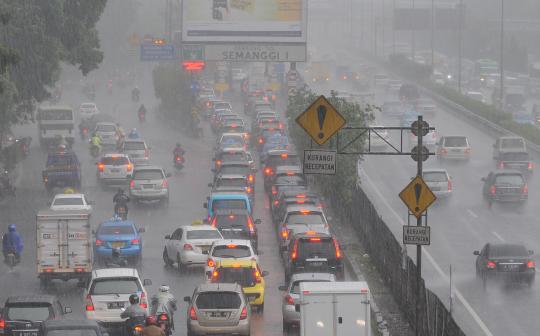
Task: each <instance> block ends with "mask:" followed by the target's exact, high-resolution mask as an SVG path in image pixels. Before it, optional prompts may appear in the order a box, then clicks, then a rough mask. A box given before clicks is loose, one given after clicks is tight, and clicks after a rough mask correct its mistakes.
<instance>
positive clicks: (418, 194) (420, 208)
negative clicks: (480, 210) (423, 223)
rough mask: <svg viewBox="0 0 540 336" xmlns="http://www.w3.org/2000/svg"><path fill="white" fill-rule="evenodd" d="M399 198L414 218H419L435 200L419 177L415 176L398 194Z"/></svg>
mask: <svg viewBox="0 0 540 336" xmlns="http://www.w3.org/2000/svg"><path fill="white" fill-rule="evenodd" d="M399 198H401V200H402V201H403V203H405V205H406V206H407V208H409V210H410V211H411V212H412V214H413V215H415V216H416V218H420V216H422V213H424V211H426V210H427V208H429V206H430V205H431V204H432V203H433V202H435V200H436V199H437V197H436V196H435V195H434V194H433V192H432V191H431V189H429V187H428V186H427V184H426V182H424V179H423V178H422V177H421V176H416V177H415V178H414V179H413V180H412V181H411V183H409V184H408V185H407V186H406V187H405V189H403V190H402V191H401V192H400V193H399Z"/></svg>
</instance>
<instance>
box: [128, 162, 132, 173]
mask: <svg viewBox="0 0 540 336" xmlns="http://www.w3.org/2000/svg"><path fill="white" fill-rule="evenodd" d="M132 170H133V164H132V163H128V165H127V171H128V172H130V171H132Z"/></svg>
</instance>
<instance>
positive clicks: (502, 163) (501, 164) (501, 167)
mask: <svg viewBox="0 0 540 336" xmlns="http://www.w3.org/2000/svg"><path fill="white" fill-rule="evenodd" d="M503 168H504V162H503V161H501V162H499V169H503Z"/></svg>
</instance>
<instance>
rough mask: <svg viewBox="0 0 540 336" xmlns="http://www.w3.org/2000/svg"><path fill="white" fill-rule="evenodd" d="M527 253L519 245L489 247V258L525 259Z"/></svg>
mask: <svg viewBox="0 0 540 336" xmlns="http://www.w3.org/2000/svg"><path fill="white" fill-rule="evenodd" d="M528 255H529V252H528V251H527V249H526V248H525V247H524V246H521V245H491V246H490V247H489V256H490V257H526V256H528Z"/></svg>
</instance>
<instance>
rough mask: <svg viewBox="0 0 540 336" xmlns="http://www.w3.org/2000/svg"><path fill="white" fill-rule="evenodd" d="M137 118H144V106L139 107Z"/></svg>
mask: <svg viewBox="0 0 540 336" xmlns="http://www.w3.org/2000/svg"><path fill="white" fill-rule="evenodd" d="M137 115H138V116H141V115H142V116H146V107H145V106H144V104H141V106H140V107H139V111H138V113H137Z"/></svg>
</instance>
